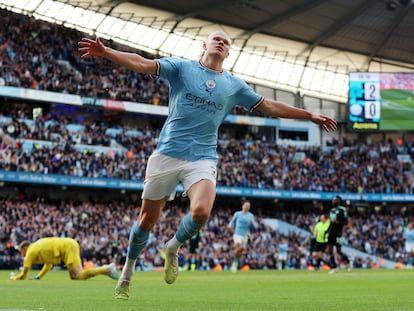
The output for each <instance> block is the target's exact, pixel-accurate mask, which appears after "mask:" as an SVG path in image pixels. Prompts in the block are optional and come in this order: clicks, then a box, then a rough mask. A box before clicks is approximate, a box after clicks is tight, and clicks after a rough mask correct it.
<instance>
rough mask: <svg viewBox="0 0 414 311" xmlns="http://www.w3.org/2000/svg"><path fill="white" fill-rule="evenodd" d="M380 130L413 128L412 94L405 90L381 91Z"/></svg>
mask: <svg viewBox="0 0 414 311" xmlns="http://www.w3.org/2000/svg"><path fill="white" fill-rule="evenodd" d="M381 98H382V103H381V121H380V129H381V130H413V129H414V121H413V120H414V94H413V93H412V92H411V91H406V90H382V91H381Z"/></svg>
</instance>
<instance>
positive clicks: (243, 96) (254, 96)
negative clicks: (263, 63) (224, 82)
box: [234, 78, 264, 111]
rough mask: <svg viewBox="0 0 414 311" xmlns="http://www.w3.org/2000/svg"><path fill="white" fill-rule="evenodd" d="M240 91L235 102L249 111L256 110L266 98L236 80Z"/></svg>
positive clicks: (244, 83)
mask: <svg viewBox="0 0 414 311" xmlns="http://www.w3.org/2000/svg"><path fill="white" fill-rule="evenodd" d="M236 81H237V82H236V83H237V84H238V86H237V88H238V91H237V93H236V94H235V98H234V99H235V101H236V102H237V105H238V106H242V107H243V108H244V109H246V110H248V111H253V110H255V109H256V108H257V107H258V106H259V105H260V104H261V103H262V102H263V101H264V96H262V95H260V94H258V93H256V92H255V91H254V90H253V89H252V88H251V87H250V86H249V85H248V84H247V83H246V82H244V81H243V80H241V79H239V78H236Z"/></svg>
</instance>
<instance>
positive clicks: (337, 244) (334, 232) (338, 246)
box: [327, 195, 352, 273]
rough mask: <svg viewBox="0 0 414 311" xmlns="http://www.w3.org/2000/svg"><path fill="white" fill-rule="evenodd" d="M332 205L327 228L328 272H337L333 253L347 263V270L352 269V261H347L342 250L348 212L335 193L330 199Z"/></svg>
mask: <svg viewBox="0 0 414 311" xmlns="http://www.w3.org/2000/svg"><path fill="white" fill-rule="evenodd" d="M332 205H333V207H332V208H331V210H330V212H329V218H330V222H331V223H330V225H329V228H328V242H327V252H328V255H329V266H330V268H331V270H330V273H336V272H338V265H337V264H336V260H335V253H334V248H335V251H336V253H337V254H338V255H339V256H340V258H341V260H342V262H343V263H344V264H346V265H348V271H351V269H352V263H351V262H350V261H349V258H348V256H347V255H345V254H344V253H343V252H342V241H341V238H342V231H343V228H344V226H345V225H346V224H347V223H348V212H347V210H346V207H345V206H343V205H342V198H341V197H340V196H339V195H337V196H335V197H334V198H333V200H332Z"/></svg>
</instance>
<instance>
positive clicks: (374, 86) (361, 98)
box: [349, 72, 381, 131]
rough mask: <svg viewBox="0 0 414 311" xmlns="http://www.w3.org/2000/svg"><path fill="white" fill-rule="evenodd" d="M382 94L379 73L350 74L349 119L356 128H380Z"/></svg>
mask: <svg viewBox="0 0 414 311" xmlns="http://www.w3.org/2000/svg"><path fill="white" fill-rule="evenodd" d="M380 120H381V94H380V75H379V73H369V72H352V73H350V74H349V121H350V125H351V128H352V129H354V130H373V131H376V130H379V123H380Z"/></svg>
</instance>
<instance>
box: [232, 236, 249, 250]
mask: <svg viewBox="0 0 414 311" xmlns="http://www.w3.org/2000/svg"><path fill="white" fill-rule="evenodd" d="M248 239H249V237H248V236H247V235H245V236H243V235H240V234H233V241H234V244H241V245H243V247H246V245H247V240H248Z"/></svg>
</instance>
